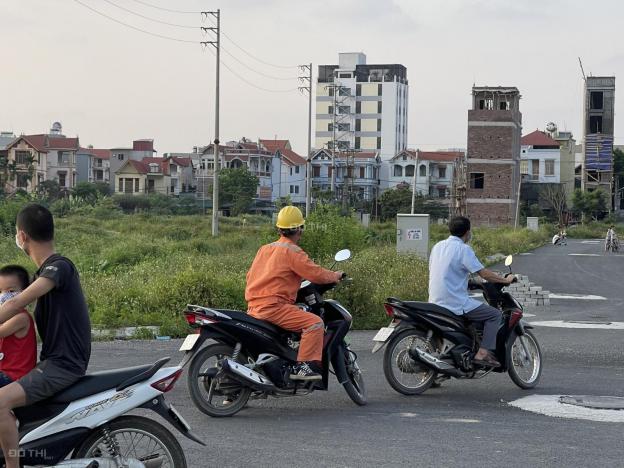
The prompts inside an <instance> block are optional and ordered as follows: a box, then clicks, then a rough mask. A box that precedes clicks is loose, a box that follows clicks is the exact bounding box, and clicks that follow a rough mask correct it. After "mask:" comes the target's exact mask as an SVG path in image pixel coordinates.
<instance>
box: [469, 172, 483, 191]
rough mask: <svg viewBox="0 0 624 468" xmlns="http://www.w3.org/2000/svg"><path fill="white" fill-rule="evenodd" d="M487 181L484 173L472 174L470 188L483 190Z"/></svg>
mask: <svg viewBox="0 0 624 468" xmlns="http://www.w3.org/2000/svg"><path fill="white" fill-rule="evenodd" d="M484 181H485V174H484V173H483V172H471V173H470V188H471V189H477V190H483V185H484Z"/></svg>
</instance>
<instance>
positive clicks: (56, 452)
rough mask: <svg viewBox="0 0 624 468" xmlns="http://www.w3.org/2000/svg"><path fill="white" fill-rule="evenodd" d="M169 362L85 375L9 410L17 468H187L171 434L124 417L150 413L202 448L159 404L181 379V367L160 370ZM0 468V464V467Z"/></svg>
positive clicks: (149, 421)
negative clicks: (15, 432) (38, 399)
mask: <svg viewBox="0 0 624 468" xmlns="http://www.w3.org/2000/svg"><path fill="white" fill-rule="evenodd" d="M168 361H169V358H163V359H161V360H159V361H157V362H156V363H155V364H153V365H146V366H138V367H130V368H126V369H116V370H110V371H104V372H95V373H93V374H87V375H85V376H84V377H82V378H81V379H80V380H79V381H78V382H77V383H75V384H74V385H72V386H70V387H69V388H67V389H65V390H63V391H62V392H61V393H59V394H57V395H55V396H53V397H52V398H49V399H47V400H44V401H41V402H39V403H36V404H34V405H30V406H25V407H22V408H18V409H16V410H14V413H15V416H16V418H17V420H18V422H19V440H20V442H19V450H20V457H21V462H22V464H23V465H29V466H30V465H37V466H40V465H43V466H57V467H62V468H165V467H168V468H186V466H187V464H186V457H185V456H184V451H183V450H182V447H181V446H180V443H179V442H178V441H177V439H176V438H175V437H174V435H173V434H172V433H171V432H170V431H169V429H167V428H166V427H164V426H163V425H162V424H160V423H158V422H156V421H154V420H152V419H149V418H146V417H142V416H136V415H127V414H126V413H129V412H130V411H132V410H135V409H138V408H142V409H149V410H152V411H154V412H155V413H157V414H159V415H160V416H161V417H162V418H164V419H165V420H166V421H167V422H169V423H170V424H171V425H172V426H173V427H175V428H176V429H177V430H178V431H180V432H181V433H182V434H183V435H185V436H186V437H188V438H189V439H191V440H193V441H195V442H197V443H199V444H202V445H205V444H204V443H203V442H202V441H201V440H199V439H198V438H197V437H196V436H194V435H193V434H192V433H191V429H190V427H189V425H188V424H187V423H186V421H185V420H184V418H182V416H181V415H180V414H179V413H178V412H177V411H176V409H175V408H174V407H173V406H171V405H169V404H168V403H167V402H166V401H165V397H164V394H165V393H166V392H168V391H169V390H171V389H172V388H173V386H174V384H175V382H176V381H177V380H178V378H179V377H180V375H181V374H182V367H181V366H174V367H166V368H163V366H164V365H165V364H166V363H167V362H168ZM68 456H69V457H70V458H69V459H68V460H66V458H67V457H68ZM62 460H65V461H62ZM3 462H4V456H0V465H2V463H3Z"/></svg>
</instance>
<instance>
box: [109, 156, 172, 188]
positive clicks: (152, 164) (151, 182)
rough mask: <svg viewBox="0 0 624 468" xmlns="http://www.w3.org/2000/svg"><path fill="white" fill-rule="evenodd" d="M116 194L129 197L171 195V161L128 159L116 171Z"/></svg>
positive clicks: (151, 158) (162, 159)
mask: <svg viewBox="0 0 624 468" xmlns="http://www.w3.org/2000/svg"><path fill="white" fill-rule="evenodd" d="M115 193H117V194H128V195H146V194H162V195H170V194H171V181H170V172H169V159H167V158H157V157H145V158H143V159H142V160H140V161H137V160H135V159H128V160H127V161H125V162H124V163H123V164H122V165H121V167H120V168H119V169H117V170H116V171H115Z"/></svg>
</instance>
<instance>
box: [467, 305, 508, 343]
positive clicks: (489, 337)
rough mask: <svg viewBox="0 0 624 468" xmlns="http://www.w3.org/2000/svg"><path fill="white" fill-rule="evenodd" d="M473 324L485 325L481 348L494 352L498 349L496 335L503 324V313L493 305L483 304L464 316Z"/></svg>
mask: <svg viewBox="0 0 624 468" xmlns="http://www.w3.org/2000/svg"><path fill="white" fill-rule="evenodd" d="M464 317H467V318H468V320H470V321H471V322H475V323H478V324H483V339H482V340H481V347H482V348H485V349H489V350H490V351H493V350H495V349H496V334H497V333H498V329H499V327H500V324H501V318H502V314H501V311H500V310H498V309H495V308H494V307H492V306H491V305H488V304H482V305H480V306H479V307H477V308H476V309H473V310H471V311H470V312H467V313H465V314H464Z"/></svg>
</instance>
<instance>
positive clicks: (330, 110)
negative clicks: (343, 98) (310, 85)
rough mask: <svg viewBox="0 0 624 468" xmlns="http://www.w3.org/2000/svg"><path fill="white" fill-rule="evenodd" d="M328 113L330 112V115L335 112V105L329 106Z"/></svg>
mask: <svg viewBox="0 0 624 468" xmlns="http://www.w3.org/2000/svg"><path fill="white" fill-rule="evenodd" d="M327 113H328V114H330V115H332V114H333V113H334V106H329V107H328V108H327Z"/></svg>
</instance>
